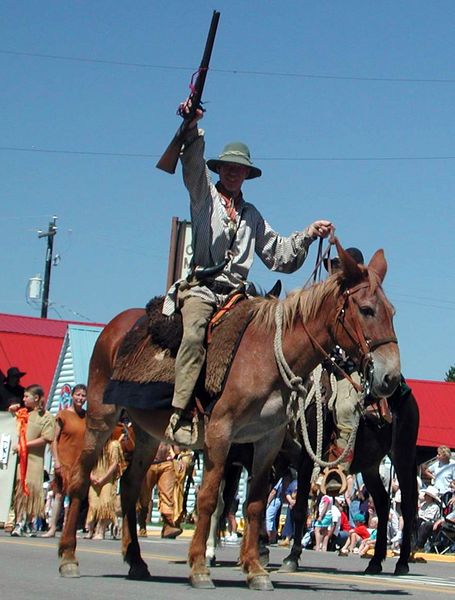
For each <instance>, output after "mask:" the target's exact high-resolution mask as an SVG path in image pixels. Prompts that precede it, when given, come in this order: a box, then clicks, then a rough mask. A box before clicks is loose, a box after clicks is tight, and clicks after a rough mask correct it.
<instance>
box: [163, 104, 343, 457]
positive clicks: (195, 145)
mask: <svg viewBox="0 0 455 600" xmlns="http://www.w3.org/2000/svg"><path fill="white" fill-rule="evenodd" d="M190 111H191V100H190V99H187V100H185V101H184V102H183V103H182V104H181V105H180V110H179V112H180V114H181V115H182V116H183V117H185V116H188V115H189V114H190ZM202 116H203V111H202V110H197V111H196V115H195V118H194V119H193V120H192V121H191V122H190V123H189V126H188V129H187V133H186V139H185V142H184V146H183V149H182V153H181V161H182V169H183V180H184V183H185V186H186V187H187V189H188V191H189V195H190V208H191V228H192V250H193V256H192V270H191V272H190V275H189V276H188V277H187V278H186V279H183V280H180V281H177V282H176V283H175V284H174V285H173V286H172V287H171V288H170V290H169V291H168V293H167V295H166V298H165V301H164V306H163V314H165V315H168V316H170V315H172V314H174V312H175V311H176V310H179V311H180V312H181V315H182V321H183V339H182V342H181V344H180V348H179V350H178V353H177V357H176V360H175V387H174V397H173V400H172V407H173V413H172V415H171V417H170V420H169V425H168V427H167V429H166V434H165V435H166V438H167V440H169V442H171V443H177V444H181V445H182V446H191V445H192V444H193V443H194V442H195V441H196V439H197V431H194V429H197V423H195V420H194V419H193V420H191V419H190V418H188V419H187V418H186V417H187V416H188V415H187V414H186V411H187V409H188V407H189V406H190V403H191V400H192V396H193V391H194V388H195V385H196V382H197V380H198V378H199V375H200V373H201V370H202V367H203V365H204V361H205V356H206V348H205V337H206V329H207V325H208V323H209V322H210V319H211V318H212V316H213V314H214V312H215V310H216V309H217V307H219V306H221V305H222V304H224V303H225V301H226V299H227V298H228V297H229V296H230V295H231V294H232V293H233V292H235V291H240V290H245V288H246V286H247V284H248V282H247V277H248V272H249V270H250V268H251V266H252V263H253V257H254V254H255V253H256V254H257V255H258V256H259V257H260V258H261V260H262V262H263V263H264V264H265V265H266V266H267V267H268V268H269V269H271V270H273V271H280V272H283V273H293V272H294V271H296V270H297V269H299V268H300V267H301V266H302V264H303V262H304V260H305V258H306V256H307V254H308V249H309V247H310V245H311V244H312V243H313V242H314V241H315V240H316V239H317V238H325V237H327V236H328V235H329V234H330V232H331V230H332V224H331V222H330V221H327V220H318V221H315V222H314V223H312V224H311V225H309V226H308V227H307V228H306V229H304V230H303V231H299V232H296V233H293V234H291V235H290V236H289V237H282V236H280V235H279V234H278V233H277V232H275V231H274V230H273V229H272V228H271V226H270V225H269V224H268V223H267V222H266V221H265V220H264V219H263V217H262V215H261V214H260V212H259V211H258V210H257V208H256V207H255V206H254V205H253V204H250V203H249V202H246V201H245V200H244V198H243V194H242V185H243V183H244V181H245V180H250V179H255V178H257V177H260V176H261V174H262V173H261V170H260V169H259V168H258V167H256V166H255V165H254V164H253V162H252V160H251V156H250V151H249V149H248V146H246V145H245V144H243V143H241V142H233V143H230V144H227V145H226V146H225V147H224V149H223V151H222V152H221V154H220V155H219V157H218V158H217V159H212V160H209V161H208V162H207V163H206V162H205V160H204V135H203V131H202V130H198V128H197V122H198V121H199V119H201V118H202ZM208 169H210V170H211V171H213V172H214V173H216V174H217V175H218V176H219V181H218V182H217V183H216V185H214V184H213V183H212V181H211V179H210V176H209V172H208Z"/></svg>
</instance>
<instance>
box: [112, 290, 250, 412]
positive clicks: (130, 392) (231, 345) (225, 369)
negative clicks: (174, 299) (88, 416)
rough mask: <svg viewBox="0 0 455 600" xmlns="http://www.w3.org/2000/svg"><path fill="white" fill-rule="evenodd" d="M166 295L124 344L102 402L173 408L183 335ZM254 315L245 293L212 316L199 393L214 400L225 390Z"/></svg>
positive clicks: (155, 301)
mask: <svg viewBox="0 0 455 600" xmlns="http://www.w3.org/2000/svg"><path fill="white" fill-rule="evenodd" d="M163 300H164V299H163V297H161V296H159V297H156V298H153V299H152V300H151V301H150V302H149V303H148V304H147V307H146V314H145V315H144V316H143V317H141V318H140V319H139V320H138V321H137V322H136V323H135V325H134V326H133V327H132V329H131V330H130V331H129V332H128V333H127V334H126V336H125V338H124V340H123V342H122V344H121V345H120V348H119V351H118V354H117V357H116V360H115V364H114V370H113V374H112V377H111V381H110V382H109V384H108V386H107V388H106V391H105V394H104V399H103V402H104V403H105V404H119V405H122V406H131V407H135V408H147V409H150V408H168V407H170V403H171V400H172V395H173V388H174V376H175V357H176V355H177V351H178V348H179V345H180V342H181V339H182V334H183V327H182V318H181V315H180V314H179V313H176V314H174V315H173V316H172V317H166V316H164V315H163V314H162V306H163ZM252 316H253V310H252V303H251V301H249V300H248V299H246V297H245V296H244V295H242V297H238V298H236V297H235V296H234V297H231V298H229V299H228V304H225V305H224V306H223V307H222V308H221V309H220V310H219V311H218V312H217V313H215V315H214V317H213V318H212V321H211V324H210V325H209V328H208V334H207V342H208V343H207V359H206V364H205V368H204V369H203V370H202V373H201V376H200V378H199V381H198V384H197V386H196V390H195V393H196V395H197V397H198V398H199V399H200V400H202V402H203V405H204V406H207V405H209V404H210V403H211V402H212V401H213V400H215V399H216V398H217V397H218V396H219V395H220V394H221V392H222V391H223V388H224V384H225V381H226V378H227V375H228V373H229V369H230V366H231V364H232V361H233V359H234V356H235V354H236V351H237V348H238V345H239V343H240V340H241V338H242V335H243V333H244V331H245V329H246V327H247V326H248V323H249V322H250V320H251V318H252Z"/></svg>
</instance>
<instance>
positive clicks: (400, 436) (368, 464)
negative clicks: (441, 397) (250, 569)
mask: <svg viewBox="0 0 455 600" xmlns="http://www.w3.org/2000/svg"><path fill="white" fill-rule="evenodd" d="M326 385H327V383H326ZM388 404H389V408H390V411H391V414H392V422H391V423H389V422H387V421H384V420H377V419H371V418H368V417H365V416H364V417H363V418H361V420H360V423H359V427H358V429H357V435H356V440H355V446H354V455H353V461H352V463H351V466H350V472H351V473H352V474H354V473H361V474H362V477H363V480H364V483H365V485H366V487H367V490H368V492H369V493H370V494H371V497H372V499H373V502H374V505H375V508H376V512H377V516H378V529H377V540H376V544H375V547H374V555H373V557H372V558H371V560H370V561H369V564H368V566H367V568H366V570H365V574H368V575H376V574H379V573H381V572H382V562H383V561H384V559H385V558H386V554H387V522H388V517H389V508H390V498H389V494H388V492H387V491H386V489H385V487H384V485H383V483H382V480H381V477H380V474H379V467H380V464H381V461H382V459H383V458H384V457H385V456H386V455H389V456H390V458H391V461H392V464H393V466H394V468H395V471H396V474H397V477H398V481H399V485H400V490H401V509H402V516H403V531H402V541H401V548H400V556H399V559H398V561H397V563H396V565H395V575H406V574H407V573H409V556H410V553H411V540H412V534H413V533H414V530H415V519H416V512H417V499H418V490H417V458H416V442H417V434H418V429H419V409H418V405H417V401H416V399H415V397H414V395H413V394H412V391H411V390H410V389H409V388H408V387H407V386H406V385H404V381H403V382H402V383H401V384H400V385H399V386H398V387H397V389H396V390H395V392H394V393H393V394H392V395H391V396H390V397H389V398H388ZM307 413H308V414H307V417H306V419H305V420H306V424H307V430H308V434H309V439H310V441H311V443H312V445H313V448H314V444H315V440H316V430H317V423H316V417H315V410H314V405H313V406H311V407H309V408H307ZM332 428H333V423H332V420H331V418H330V415H328V418H327V419H325V421H324V439H325V443H326V445H327V443H328V441H329V440H330V433H331V431H332ZM300 434H301V430H300ZM300 442H301V444H302V454H301V458H300V464H299V469H298V473H299V475H298V491H297V500H296V505H295V507H294V511H293V514H294V540H293V545H292V549H291V551H290V554H289V555H288V556H286V558H285V559H284V560H283V564H282V567H281V570H282V571H286V572H294V571H296V570H297V568H298V564H299V559H300V556H301V553H302V542H301V540H302V536H303V533H304V530H305V527H306V518H307V512H308V495H309V492H310V485H311V483H310V482H311V474H312V471H313V464H314V463H313V460H312V459H311V458H310V457H309V455H308V453H307V452H306V450H305V447H304V442H303V439H302V436H301V435H300Z"/></svg>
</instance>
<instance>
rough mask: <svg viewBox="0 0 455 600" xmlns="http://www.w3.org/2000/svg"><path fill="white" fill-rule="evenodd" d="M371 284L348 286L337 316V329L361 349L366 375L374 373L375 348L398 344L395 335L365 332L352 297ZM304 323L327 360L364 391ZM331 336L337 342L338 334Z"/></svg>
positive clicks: (362, 367)
mask: <svg viewBox="0 0 455 600" xmlns="http://www.w3.org/2000/svg"><path fill="white" fill-rule="evenodd" d="M369 285H370V284H369V282H362V283H359V284H358V285H356V286H354V287H352V288H348V289H347V290H345V291H344V292H343V295H342V297H341V302H340V304H339V306H338V307H337V311H336V317H335V331H336V329H337V326H338V325H340V326H341V327H342V328H343V329H344V331H345V332H346V333H347V335H348V336H349V338H350V339H351V340H352V341H353V342H354V344H355V345H356V346H357V348H358V350H359V354H360V355H361V359H360V368H361V371H362V373H363V375H364V376H366V375H367V373H368V374H369V375H370V376H371V375H372V365H373V362H372V358H371V355H370V353H371V352H373V351H374V350H376V349H377V348H379V347H380V346H383V345H385V344H390V343H393V344H398V340H397V338H396V337H395V336H389V337H384V338H378V339H376V340H371V339H369V338H367V337H366V336H365V334H364V332H363V329H362V326H361V324H360V320H359V317H358V314H357V312H356V311H355V309H354V306H353V303H352V302H351V298H353V296H354V295H355V294H356V293H357V292H358V291H360V290H362V289H364V288H366V287H369ZM354 302H355V300H354ZM347 315H349V316H350V317H351V320H352V322H353V325H352V327H351V326H350V325H349V323H348V322H347V320H346V319H345V317H346V316H347ZM302 325H303V329H304V331H305V333H306V334H307V336H308V337H309V338H310V341H311V343H312V344H313V345H314V346H316V348H317V349H318V350H319V351H320V352H321V353H322V355H323V356H324V358H325V359H326V360H329V361H330V363H331V364H332V365H333V367H334V368H335V369H337V370H338V372H339V373H340V374H341V375H342V376H343V377H344V378H345V379H347V380H348V381H349V383H350V384H351V385H352V386H353V387H354V389H355V390H357V391H358V392H363V391H364V387H363V386H362V385H359V384H358V383H357V382H356V381H354V380H353V379H352V377H350V376H349V375H348V374H347V373H346V372H345V371H344V369H342V368H341V367H340V366H339V365H337V364H336V363H335V362H334V361H332V359H331V357H330V355H329V353H328V352H326V350H324V348H323V347H322V346H321V344H320V343H319V342H318V341H317V339H316V338H315V337H314V336H313V335H312V334H311V333H310V331H309V330H308V328H307V326H306V325H305V323H303V322H302ZM331 337H332V339H333V341H334V342H335V343H336V339H335V338H336V336H335V335H332V334H331ZM365 379H366V381H368V378H365Z"/></svg>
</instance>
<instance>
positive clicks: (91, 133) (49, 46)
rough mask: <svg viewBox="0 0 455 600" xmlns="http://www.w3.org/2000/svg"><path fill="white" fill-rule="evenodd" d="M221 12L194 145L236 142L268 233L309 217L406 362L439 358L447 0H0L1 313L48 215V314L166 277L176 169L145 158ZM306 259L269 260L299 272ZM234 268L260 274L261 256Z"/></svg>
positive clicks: (159, 283) (20, 292)
mask: <svg viewBox="0 0 455 600" xmlns="http://www.w3.org/2000/svg"><path fill="white" fill-rule="evenodd" d="M213 9H217V10H220V11H221V19H220V24H219V30H218V36H217V40H216V45H215V49H214V53H213V57H212V71H211V72H210V73H209V77H208V81H207V85H206V92H205V99H206V102H207V104H206V108H207V114H206V117H205V118H204V120H203V127H204V129H205V130H206V137H207V154H208V156H215V155H217V154H218V153H219V151H220V150H221V148H222V146H223V145H224V144H225V143H226V142H228V141H232V140H236V139H241V140H244V141H246V142H247V143H248V144H249V145H250V147H251V151H252V154H253V158H254V160H255V162H256V164H257V165H258V166H260V167H261V168H262V169H263V177H262V178H261V179H257V180H254V181H251V182H247V183H246V184H245V187H244V192H245V195H246V198H247V199H248V200H250V201H252V202H253V203H255V204H256V205H257V206H258V208H259V209H260V210H261V212H262V213H263V215H264V216H265V218H266V219H267V220H268V221H269V222H270V223H271V224H272V226H273V227H274V228H275V229H276V230H277V231H279V232H280V233H282V234H286V235H287V234H289V233H290V232H291V231H294V230H296V229H301V228H303V227H305V226H306V225H307V224H309V223H310V222H312V221H313V220H315V219H317V218H328V219H330V220H332V221H333V222H334V223H335V225H336V227H337V234H338V236H339V238H340V239H341V241H342V243H343V244H344V245H345V246H358V247H360V248H362V249H363V251H364V253H365V255H366V257H367V258H370V257H371V255H372V254H373V252H374V251H375V250H376V249H377V248H384V250H385V253H386V257H387V259H388V263H389V272H388V275H387V278H386V280H385V289H386V292H387V293H388V295H389V297H390V299H391V301H392V302H393V304H394V305H395V307H396V310H397V316H396V321H395V323H396V329H397V334H398V337H399V340H400V347H401V352H402V369H403V372H404V374H405V375H406V376H407V377H411V378H420V379H435V380H442V379H443V378H444V374H445V372H446V371H447V370H448V368H449V367H450V366H451V365H453V364H455V352H454V339H455V293H454V292H455V283H454V229H455V219H454V211H453V195H454V190H455V169H454V167H455V141H454V139H455V121H454V106H455V69H454V66H455V48H454V46H455V36H454V31H455V3H454V2H453V0H434V1H432V2H423V1H422V0H414V1H410V0H409V1H403V0H393V1H392V0H382V1H381V2H378V1H377V0H358V1H350V0H338V1H336V0H331V1H324V0H317V1H316V0H314V1H304V0H299V1H286V0H281V1H267V2H266V1H264V0H249V1H248V2H245V1H240V0H229V1H219V2H217V4H213V3H212V2H207V1H206V0H193V1H192V2H181V1H176V0H165V1H164V0H155V1H151V0H149V1H145V0H134V1H133V2H128V3H125V2H120V1H117V2H115V1H112V0H111V1H109V2H108V1H106V0H97V1H96V2H90V1H88V0H82V1H78V2H75V1H70V0H68V1H65V2H61V1H60V0H54V1H49V0H40V1H38V0H36V1H32V0H23V1H21V2H17V1H12V0H3V1H2V3H1V5H0V70H1V73H2V86H1V87H2V90H1V95H0V98H1V107H0V108H1V111H0V131H1V140H0V146H1V149H0V156H1V162H0V165H1V167H0V169H1V171H0V173H1V176H0V193H1V205H2V210H1V217H0V221H1V225H2V236H1V241H0V244H1V253H2V259H3V260H2V271H3V272H2V294H1V298H0V311H1V312H6V313H17V314H25V315H35V316H39V311H38V310H37V309H36V308H34V307H31V306H29V305H28V304H27V302H26V298H25V290H26V285H27V281H28V278H29V277H31V276H33V275H35V274H37V273H41V274H43V270H44V259H45V245H46V243H45V241H44V240H43V239H38V236H37V230H38V229H46V228H47V225H48V222H49V219H50V218H51V217H52V215H57V216H58V227H59V230H58V234H57V236H56V240H55V251H56V252H57V253H58V254H59V255H60V257H61V260H60V264H59V265H58V267H56V268H54V269H53V273H52V282H51V301H52V302H53V303H54V307H55V308H54V309H51V310H50V312H49V316H50V317H53V318H58V316H59V315H60V316H61V317H63V318H76V314H77V315H83V316H84V317H88V318H90V319H91V320H95V321H99V322H107V321H108V320H109V319H110V318H111V317H113V316H114V315H115V314H117V313H118V312H120V311H121V310H123V309H125V308H127V307H131V306H144V305H145V303H146V302H147V301H148V299H149V298H150V297H152V296H154V295H157V294H161V293H163V292H164V287H165V282H166V272H167V258H168V251H169V231H170V224H171V218H172V216H178V217H179V218H181V219H185V218H186V219H187V218H189V209H188V200H187V196H186V192H185V189H184V187H183V184H182V181H181V177H180V170H179V172H178V173H177V174H176V175H174V176H170V175H167V174H165V173H162V172H161V171H158V170H157V169H156V168H155V166H154V165H155V163H156V160H157V158H158V157H159V155H160V154H161V152H162V151H163V150H164V148H165V147H166V146H167V144H168V142H169V140H170V138H171V137H172V135H173V134H174V132H175V130H176V129H177V127H178V125H179V119H178V118H177V117H176V116H175V109H176V106H177V104H178V102H179V101H180V100H182V99H183V98H184V97H185V96H186V94H187V91H188V82H189V79H190V76H191V73H192V72H193V71H194V70H195V69H196V68H197V66H198V64H199V61H200V57H201V54H202V49H203V45H204V42H205V37H206V34H207V30H208V26H209V23H210V19H211V15H212V11H213ZM315 254H316V245H314V246H313V247H312V251H311V254H310V256H309V258H308V260H307V262H306V264H305V265H304V267H303V268H302V269H301V270H300V271H299V272H298V273H296V274H294V275H292V276H284V277H283V282H284V286H285V289H286V290H291V289H294V288H295V287H297V286H299V285H301V284H303V283H304V282H305V281H306V280H307V278H308V275H309V273H310V271H311V268H312V266H313V264H314V259H315ZM251 279H252V280H254V281H255V282H256V283H258V284H259V285H261V286H262V287H264V288H265V287H268V286H270V285H271V284H272V283H273V282H274V281H275V279H276V275H275V274H273V273H270V272H268V271H267V270H266V269H265V268H263V267H262V265H261V264H260V261H259V260H258V261H257V263H256V265H255V267H254V268H253V271H252V273H251Z"/></svg>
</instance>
